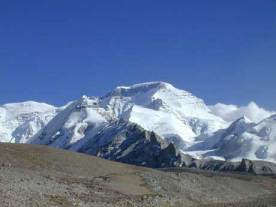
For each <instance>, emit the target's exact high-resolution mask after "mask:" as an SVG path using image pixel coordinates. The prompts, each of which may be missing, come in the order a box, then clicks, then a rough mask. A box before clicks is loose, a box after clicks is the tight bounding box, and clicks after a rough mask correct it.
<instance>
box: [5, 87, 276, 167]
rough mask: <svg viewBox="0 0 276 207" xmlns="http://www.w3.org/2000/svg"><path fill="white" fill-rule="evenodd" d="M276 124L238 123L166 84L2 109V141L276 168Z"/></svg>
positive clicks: (116, 156) (155, 161)
mask: <svg viewBox="0 0 276 207" xmlns="http://www.w3.org/2000/svg"><path fill="white" fill-rule="evenodd" d="M274 126H275V121H274V119H273V117H270V118H268V119H265V120H263V121H262V122H260V123H259V124H255V123H253V122H251V121H250V120H248V119H247V118H246V117H243V118H241V119H238V120H237V121H235V122H233V123H232V124H231V123H229V122H226V121H224V119H222V118H221V117H219V116H217V115H215V114H214V113H213V112H212V110H210V107H208V106H207V105H206V104H205V103H204V101H203V100H202V99H199V98H197V97H195V96H194V95H192V94H191V93H189V92H187V91H184V90H180V89H177V88H175V87H173V86H172V85H171V84H168V83H164V82H149V83H141V84H135V85H132V86H120V87H117V88H115V89H114V90H112V91H111V92H109V93H107V94H106V95H105V96H102V97H87V96H83V97H81V98H80V99H79V100H76V101H72V102H69V103H68V104H66V105H65V106H63V107H54V106H51V105H48V104H44V103H36V102H23V103H15V104H6V105H3V106H1V107H0V141H1V142H12V143H32V144H41V145H49V146H52V147H56V148H62V149H68V150H71V151H77V152H83V153H87V154H91V155H96V156H99V157H103V158H105V159H111V160H118V161H121V162H126V163H130V164H136V165H143V166H148V167H171V166H182V165H185V166H190V165H191V162H190V161H191V159H192V158H191V156H192V157H195V158H198V159H199V158H200V159H201V158H212V159H223V160H225V159H226V160H241V159H242V158H248V159H260V160H267V161H272V162H276V158H275V153H276V151H275V147H274V146H275V132H274ZM170 143H171V144H170ZM184 154H188V155H184ZM253 155H254V156H253ZM196 162H198V161H196Z"/></svg>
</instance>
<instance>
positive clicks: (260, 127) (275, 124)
mask: <svg viewBox="0 0 276 207" xmlns="http://www.w3.org/2000/svg"><path fill="white" fill-rule="evenodd" d="M203 146H205V148H204V149H203ZM275 149H276V116H275V115H274V116H271V117H269V118H266V119H264V120H263V121H261V122H259V123H257V124H255V123H253V122H251V121H249V120H248V119H247V118H246V117H242V118H240V119H238V120H237V121H235V122H233V123H232V124H231V125H230V126H229V127H228V128H226V129H223V130H220V131H218V132H216V133H215V134H214V135H213V136H210V137H206V138H205V139H204V140H203V141H201V142H199V143H198V144H195V145H193V146H192V147H191V148H190V149H188V150H191V151H197V150H203V151H201V152H202V154H201V155H202V156H203V157H208V156H217V157H223V158H225V159H227V160H241V159H242V158H248V159H251V160H266V161H271V162H276V150H275Z"/></svg>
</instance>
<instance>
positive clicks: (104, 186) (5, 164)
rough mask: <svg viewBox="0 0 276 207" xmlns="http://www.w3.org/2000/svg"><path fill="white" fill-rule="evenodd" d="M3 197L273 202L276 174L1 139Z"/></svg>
mask: <svg viewBox="0 0 276 207" xmlns="http://www.w3.org/2000/svg"><path fill="white" fill-rule="evenodd" d="M0 164H1V165H0V166H1V167H0V180H1V184H0V192H1V193H0V202H1V206H3V207H6V206H9V207H17V206H22V207H28V206H58V207H59V206H63V207H65V206H66V207H71V206H72V207H73V206H81V207H82V206H83V207H85V206H96V207H103V206H105V207H111V206H112V207H113V206H115V207H126V206H137V207H144V206H146V207H148V206H149V207H150V206H171V207H177V206H188V207H190V206H253V207H254V206H256V207H257V206H274V205H275V202H276V200H275V199H276V196H275V193H276V190H275V188H276V186H275V178H273V177H269V176H249V175H238V174H222V173H214V172H207V171H198V170H188V169H185V168H181V169H169V170H168V169H167V170H166V171H167V172H164V171H158V170H153V169H149V168H145V167H137V166H131V165H126V164H122V163H118V162H111V161H108V160H103V159H100V158H97V157H94V156H87V155H84V154H81V153H74V152H70V151H68V150H67V151H65V150H59V149H53V148H50V147H46V146H38V145H28V144H3V143H1V144H0Z"/></svg>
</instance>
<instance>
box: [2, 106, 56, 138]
mask: <svg viewBox="0 0 276 207" xmlns="http://www.w3.org/2000/svg"><path fill="white" fill-rule="evenodd" d="M55 114H56V108H55V107H54V106H51V105H49V104H45V103H37V102H34V101H28V102H22V103H11V104H5V105H2V106H0V137H1V141H3V142H19V143H25V142H27V141H28V139H29V138H31V137H32V136H34V134H36V133H37V132H38V131H39V130H40V129H42V128H43V127H44V126H45V125H46V124H47V123H48V122H49V121H50V120H51V119H52V118H53V117H54V116H55Z"/></svg>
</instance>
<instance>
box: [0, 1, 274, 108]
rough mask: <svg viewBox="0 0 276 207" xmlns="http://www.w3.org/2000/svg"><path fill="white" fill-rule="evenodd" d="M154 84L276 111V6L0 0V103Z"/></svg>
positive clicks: (59, 100)
mask: <svg viewBox="0 0 276 207" xmlns="http://www.w3.org/2000/svg"><path fill="white" fill-rule="evenodd" d="M154 80H162V81H167V82H170V83H171V84H173V85H175V86H176V87H178V88H182V89H185V90H188V91H190V92H192V93H194V94H195V95H197V96H198V97H201V98H203V99H204V100H205V101H206V102H207V103H208V104H214V103H216V102H224V103H234V104H238V105H244V104H247V103H248V102H249V101H251V100H254V101H256V102H257V103H258V104H259V105H261V106H263V107H266V108H268V109H276V101H275V100H276V1H275V0H265V1H263V0H243V1H239V0H231V1H221V0H210V1H206V0H195V1H186V0H175V1H166V0H164V1H157V0H156V1H155V0H151V1H149V0H139V1H129V0H125V1H122V0H117V1H113V0H109V1H107V0H102V1H91V0H82V1H76V0H75V1H71V0H58V1H57V0H45V1H35V0H28V1H22V0H20V1H19V0H18V1H16V0H10V1H6V0H5V1H1V2H0V103H7V102H17V101H24V100H36V101H44V102H48V103H51V104H56V105H62V104H64V103H66V102H67V101H70V100H73V99H77V98H79V97H80V96H81V95H82V94H87V95H91V96H92V95H95V96H98V95H103V94H105V93H106V92H108V91H110V90H111V89H112V88H114V87H115V86H117V85H129V84H133V83H138V82H146V81H154Z"/></svg>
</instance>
